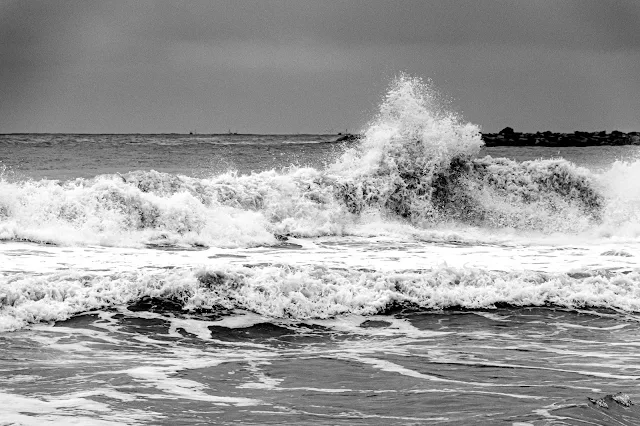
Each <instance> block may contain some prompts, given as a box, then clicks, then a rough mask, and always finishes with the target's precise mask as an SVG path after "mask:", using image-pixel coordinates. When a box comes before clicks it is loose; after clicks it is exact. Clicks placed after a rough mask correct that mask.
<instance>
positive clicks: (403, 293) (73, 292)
mask: <svg viewBox="0 0 640 426" xmlns="http://www.w3.org/2000/svg"><path fill="white" fill-rule="evenodd" d="M583 275H584V276H582V277H579V276H575V277H572V276H570V275H566V274H544V273H537V272H495V271H484V270H479V269H473V268H447V267H441V268H436V269H433V270H429V271H420V272H396V273H388V272H386V273H382V272H371V271H358V270H342V269H329V268H325V267H321V266H308V267H293V266H277V265H271V266H267V267H256V268H250V267H239V266H228V267H226V268H222V269H206V268H203V269H199V270H195V271H192V270H175V271H171V272H163V273H156V274H154V273H145V272H119V273H113V274H110V275H106V276H105V275H96V274H93V275H92V274H87V273H77V272H69V271H67V272H60V273H54V274H45V275H38V276H34V275H28V274H16V275H13V276H11V277H3V278H0V279H1V280H2V281H3V282H2V283H1V284H2V288H3V289H4V290H3V292H2V294H0V308H1V309H0V330H13V329H18V328H22V327H24V326H25V325H27V324H31V323H35V322H41V321H60V320H64V319H67V318H70V317H72V316H73V315H74V314H78V313H81V312H87V311H92V310H102V309H110V308H111V309H116V308H122V307H124V306H128V308H129V310H130V311H139V310H147V311H157V312H165V313H172V314H174V315H175V314H182V315H197V316H200V317H202V316H204V317H205V318H208V319H215V318H218V317H220V316H221V315H226V314H228V313H230V312H232V311H234V310H238V309H239V310H249V311H252V312H255V313H258V314H260V315H263V316H265V317H267V318H280V319H282V318H285V319H293V320H307V319H326V318H332V317H335V316H338V315H342V314H356V315H374V314H381V313H387V312H389V311H390V310H395V309H399V308H407V309H435V310H439V309H446V308H451V307H456V308H469V309H491V308H495V307H497V306H505V305H509V306H545V305H551V306H558V307H566V308H573V309H575V308H590V307H591V308H609V309H614V310H624V311H627V312H638V311H640V291H639V290H638V288H639V287H638V283H639V282H640V275H639V274H638V273H637V272H634V273H630V274H626V275H623V274H611V273H609V274H607V273H593V274H583Z"/></svg>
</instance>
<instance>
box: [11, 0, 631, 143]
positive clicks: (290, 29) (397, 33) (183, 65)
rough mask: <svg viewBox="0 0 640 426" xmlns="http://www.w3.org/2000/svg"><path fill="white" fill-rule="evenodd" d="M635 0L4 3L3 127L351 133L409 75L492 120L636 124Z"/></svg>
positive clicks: (481, 120) (590, 126)
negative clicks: (393, 82) (396, 80)
mask: <svg viewBox="0 0 640 426" xmlns="http://www.w3.org/2000/svg"><path fill="white" fill-rule="evenodd" d="M638 28H640V2H639V1H634V0H629V1H624V0H618V1H606V0H575V1H560V0H530V1H515V0H514V1H498V0H496V1H488V0H487V1H480V0H469V1H462V0H446V1H444V0H443V1H426V0H421V1H397V0H394V1H375V0H366V1H356V0H350V1H323V0H310V1H306V0H291V1H267V0H264V1H245V0H243V1H240V0H229V1H175V2H169V1H145V0H135V1H134V0H131V1H105V0H100V1H95V0H81V1H66V0H58V1H47V0H43V1H31V0H0V132H88V133H93V132H107V133H123V132H124V133H126V132H144V133H148V132H151V133H153V132H188V131H190V130H197V131H198V132H200V133H206V132H226V131H227V130H228V129H231V130H233V131H237V132H253V133H298V132H310V133H321V132H328V131H330V130H333V131H336V132H337V131H344V129H346V128H348V129H349V130H350V131H356V130H358V129H359V128H361V127H362V126H364V125H365V124H366V122H367V120H368V119H370V118H371V116H372V115H373V113H374V112H375V111H376V109H377V104H378V103H379V100H380V98H381V96H382V95H383V94H384V90H385V88H386V86H387V84H388V82H389V80H390V79H391V78H392V77H393V76H394V75H395V74H397V73H398V72H400V71H405V72H408V73H410V74H412V75H415V76H421V77H424V78H429V79H432V80H433V82H434V83H435V86H436V87H437V88H438V89H439V90H440V91H441V92H442V93H443V94H444V95H446V96H448V97H449V98H450V99H451V105H452V106H453V107H454V108H455V109H456V110H457V111H458V112H461V113H462V114H463V116H464V118H465V119H466V120H468V121H471V122H473V123H476V124H478V125H480V126H481V128H482V129H483V130H484V131H498V130H500V129H501V128H503V127H505V126H511V127H513V128H514V129H516V130H521V131H536V130H541V131H543V130H552V131H573V130H601V129H606V130H614V129H618V130H622V131H631V130H639V131H640V31H639V30H638Z"/></svg>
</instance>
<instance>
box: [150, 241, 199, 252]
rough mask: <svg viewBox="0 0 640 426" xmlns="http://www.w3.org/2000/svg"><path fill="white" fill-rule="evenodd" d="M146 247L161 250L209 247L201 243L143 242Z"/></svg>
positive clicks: (190, 249) (188, 249) (197, 249)
mask: <svg viewBox="0 0 640 426" xmlns="http://www.w3.org/2000/svg"><path fill="white" fill-rule="evenodd" d="M145 247H146V248H150V249H154V250H162V251H203V250H208V249H209V247H208V246H205V245H203V244H194V245H191V246H184V245H179V246H178V245H172V244H164V243H147V244H145Z"/></svg>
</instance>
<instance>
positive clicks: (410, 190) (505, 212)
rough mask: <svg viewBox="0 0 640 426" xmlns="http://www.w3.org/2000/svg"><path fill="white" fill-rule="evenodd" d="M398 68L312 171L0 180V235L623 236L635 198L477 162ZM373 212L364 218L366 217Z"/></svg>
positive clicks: (474, 148)
mask: <svg viewBox="0 0 640 426" xmlns="http://www.w3.org/2000/svg"><path fill="white" fill-rule="evenodd" d="M439 98H440V97H439V95H438V94H437V92H435V91H434V90H433V89H432V88H431V86H430V85H429V84H426V83H424V82H422V81H421V80H420V79H417V78H413V77H410V76H407V75H400V76H399V77H398V78H397V79H396V80H394V82H393V83H392V84H391V86H390V88H389V90H388V92H387V95H386V97H385V99H384V101H383V102H382V104H381V106H380V111H379V113H378V115H377V116H376V117H375V118H374V119H373V120H372V122H371V123H370V124H369V125H368V127H367V129H366V130H365V131H364V132H363V137H362V138H361V139H360V141H359V142H358V143H355V144H354V145H353V146H350V147H348V148H345V151H344V153H343V154H342V156H341V157H340V158H339V160H338V161H336V162H335V163H334V164H331V165H328V166H327V167H326V168H325V169H323V170H318V169H313V168H297V167H291V168H289V169H286V170H282V171H274V170H272V171H268V172H262V173H253V174H251V175H238V174H234V173H227V174H223V175H219V176H213V177H211V178H208V179H196V178H190V177H186V176H179V175H172V174H167V173H159V172H155V171H136V172H130V173H127V174H123V175H120V174H117V175H102V176H98V177H96V178H94V179H76V180H72V181H66V182H58V181H50V180H41V181H11V180H10V179H8V178H3V177H1V176H0V239H3V240H28V241H36V242H46V243H55V244H71V245H76V244H79V245H84V244H101V245H107V246H140V245H145V244H150V245H190V246H218V247H239V246H256V245H269V244H276V243H277V241H278V239H282V238H283V237H286V236H296V237H314V236H323V235H345V234H356V235H357V234H359V233H361V232H362V229H363V227H364V228H366V229H368V230H369V231H371V227H367V224H368V221H369V220H370V219H371V217H372V215H373V216H376V215H377V217H378V218H380V220H381V221H383V222H384V221H386V222H394V221H395V222H404V223H406V224H407V226H410V227H413V228H417V229H439V228H443V227H447V226H454V227H455V226H468V227H475V228H477V229H479V230H485V231H487V233H493V232H494V231H496V230H509V231H511V230H524V231H535V232H539V233H542V234H551V233H563V234H576V233H585V232H586V233H591V234H593V235H596V236H602V237H610V236H613V235H622V236H630V237H633V238H635V237H636V236H637V235H639V234H640V228H638V226H637V225H636V224H637V223H639V220H638V219H640V217H639V212H640V193H638V191H637V189H635V188H627V186H628V185H627V184H624V183H623V182H624V181H625V179H628V178H629V177H631V178H633V177H634V176H637V175H638V174H640V163H638V164H636V163H632V164H623V163H619V164H616V165H614V167H613V168H612V170H611V171H610V172H608V173H607V174H604V175H597V174H594V173H592V172H590V171H588V170H586V169H583V168H579V167H576V166H575V165H573V164H571V163H569V162H567V161H565V160H561V159H557V160H536V161H527V162H523V163H519V162H515V161H511V160H507V159H494V158H491V157H485V158H477V155H478V153H479V150H480V148H481V147H482V145H483V142H482V139H481V136H480V131H479V128H478V127H477V126H474V125H472V124H469V123H465V122H463V121H462V120H461V119H460V118H459V117H458V116H457V115H455V114H453V113H450V112H448V111H447V110H446V109H445V108H443V107H442V106H441V105H440V103H439ZM372 212H373V213H372Z"/></svg>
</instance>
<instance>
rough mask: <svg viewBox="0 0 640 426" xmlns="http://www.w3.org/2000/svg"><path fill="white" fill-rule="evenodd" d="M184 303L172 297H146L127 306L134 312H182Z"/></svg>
mask: <svg viewBox="0 0 640 426" xmlns="http://www.w3.org/2000/svg"><path fill="white" fill-rule="evenodd" d="M182 307H183V301H181V300H179V299H177V298H171V297H164V298H162V297H150V296H144V297H142V298H141V299H140V300H138V301H137V302H135V303H132V304H131V305H129V306H127V309H129V310H130V311H133V312H140V311H148V312H176V311H177V312H182Z"/></svg>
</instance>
